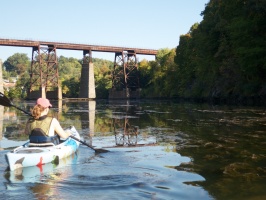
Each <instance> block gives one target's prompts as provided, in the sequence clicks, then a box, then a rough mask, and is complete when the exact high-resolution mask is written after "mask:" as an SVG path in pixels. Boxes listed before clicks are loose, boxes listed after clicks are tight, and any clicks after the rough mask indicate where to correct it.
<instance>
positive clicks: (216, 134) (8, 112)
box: [0, 100, 266, 200]
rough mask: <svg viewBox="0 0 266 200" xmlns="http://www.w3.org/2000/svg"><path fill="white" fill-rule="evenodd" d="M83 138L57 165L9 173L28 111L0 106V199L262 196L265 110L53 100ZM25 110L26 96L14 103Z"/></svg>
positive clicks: (265, 188)
mask: <svg viewBox="0 0 266 200" xmlns="http://www.w3.org/2000/svg"><path fill="white" fill-rule="evenodd" d="M52 104H53V108H52V109H51V111H50V114H51V115H53V116H54V117H57V118H58V119H59V121H60V122H61V125H62V127H64V128H67V127H68V126H71V125H74V126H75V127H76V129H77V130H78V132H79V133H80V134H81V136H82V138H83V140H84V141H86V142H87V143H89V144H91V145H93V146H94V148H102V149H106V150H109V152H107V153H100V154H95V152H94V150H93V149H91V148H89V147H87V146H85V145H81V146H80V148H79V150H78V152H77V153H75V154H74V155H72V156H71V157H69V158H66V159H63V160H60V161H59V164H57V165H55V164H46V165H43V166H42V167H37V166H36V167H35V166H34V167H28V168H23V169H21V170H16V171H14V172H10V171H8V170H7V167H8V165H7V163H6V160H5V154H6V153H7V152H8V151H10V150H12V149H13V148H14V147H17V146H18V145H21V144H24V143H25V142H26V141H27V136H26V135H24V133H23V129H24V127H25V123H26V121H27V119H28V116H27V115H26V114H24V113H23V112H21V111H19V110H17V109H16V108H14V107H10V108H7V107H5V108H4V107H3V106H0V131H1V132H0V199H5V200H6V199H7V200H9V199H10V200H11V199H12V200H13V199H19V200H20V199H121V200H122V199H130V200H131V199H132V200H133V199H138V200H139V199H162V200H163V199H164V200H166V199H181V200H183V199H184V200H187V199H189V200H190V199H195V200H201V199H202V200H205V199H206V200H207V199H221V200H227V199H232V200H234V199H236V200H238V199H239V200H240V199H241V200H245V199H246V200H262V199H266V110H265V108H264V107H236V106H214V105H208V104H192V103H178V102H171V101H97V102H95V101H89V102H84V101H82V102H75V101H70V100H68V101H67V100H63V101H59V102H58V101H54V102H52ZM14 105H16V106H18V107H20V108H21V109H23V110H26V111H29V110H30V108H31V107H32V106H33V105H34V102H14Z"/></svg>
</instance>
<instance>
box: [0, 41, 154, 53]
mask: <svg viewBox="0 0 266 200" xmlns="http://www.w3.org/2000/svg"><path fill="white" fill-rule="evenodd" d="M39 45H43V46H54V47H56V49H68V50H89V51H98V52H122V51H134V52H135V53H136V54H142V55H156V54H157V52H158V50H154V49H141V48H131V47H115V46H102V45H89V44H74V43H62V42H47V41H34V40H15V39H1V38H0V46H17V47H38V46H39Z"/></svg>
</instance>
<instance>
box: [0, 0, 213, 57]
mask: <svg viewBox="0 0 266 200" xmlns="http://www.w3.org/2000/svg"><path fill="white" fill-rule="evenodd" d="M208 2H209V0H134V1H125V0H75V1H74V0H44V1H35V0H24V1H22V0H5V1H1V2H0V8H1V9H0V10H1V11H0V30H1V31H0V38H5V39H22V40H36V41H41V40H42V41H49V42H52V41H54V42H64V43H80V44H90V45H105V46H117V47H130V48H134V47H135V48H145V49H156V50H159V49H163V48H169V49H172V48H175V47H176V46H178V44H179V37H180V35H183V34H186V33H187V32H188V31H189V29H190V27H191V26H192V25H193V24H194V23H197V22H198V23H200V22H201V21H202V18H203V17H202V16H201V15H200V14H201V12H202V11H204V9H205V5H206V4H207V3H208ZM15 53H26V54H27V55H28V57H29V58H31V53H32V48H26V47H8V46H0V59H1V60H2V62H4V61H5V60H6V59H7V58H8V57H10V56H12V55H13V54H15ZM56 53H57V56H61V55H62V56H65V57H74V58H77V59H81V58H82V57H83V52H82V51H73V50H57V51H56ZM92 57H94V58H102V59H107V60H111V61H114V58H115V54H114V53H106V52H92ZM137 58H138V59H139V60H142V59H147V60H154V59H155V58H154V56H144V55H137Z"/></svg>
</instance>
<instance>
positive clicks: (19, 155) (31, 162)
mask: <svg viewBox="0 0 266 200" xmlns="http://www.w3.org/2000/svg"><path fill="white" fill-rule="evenodd" d="M65 131H70V132H71V134H72V135H74V136H75V137H76V138H78V139H80V135H79V133H78V132H77V130H76V129H75V127H74V126H72V127H71V128H69V129H66V130H65ZM78 148H79V142H78V141H76V140H74V139H72V138H70V137H69V138H68V139H66V140H65V141H64V142H62V143H60V144H59V145H54V146H48V147H30V146H29V142H27V143H25V144H24V145H22V146H19V147H17V148H16V149H14V150H12V151H10V152H8V153H7V154H6V160H7V163H8V165H9V168H10V171H14V170H16V169H18V168H22V167H30V166H41V165H44V164H46V163H58V162H59V160H60V159H62V158H65V157H68V156H70V155H72V154H73V153H75V152H76V151H77V150H78Z"/></svg>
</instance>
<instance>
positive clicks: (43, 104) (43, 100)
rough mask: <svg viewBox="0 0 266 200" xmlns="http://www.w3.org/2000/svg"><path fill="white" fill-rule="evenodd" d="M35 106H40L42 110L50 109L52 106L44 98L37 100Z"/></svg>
mask: <svg viewBox="0 0 266 200" xmlns="http://www.w3.org/2000/svg"><path fill="white" fill-rule="evenodd" d="M36 104H38V105H41V106H42V107H44V108H48V107H52V104H50V101H49V100H48V99H45V98H39V99H38V100H37V103H36Z"/></svg>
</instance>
